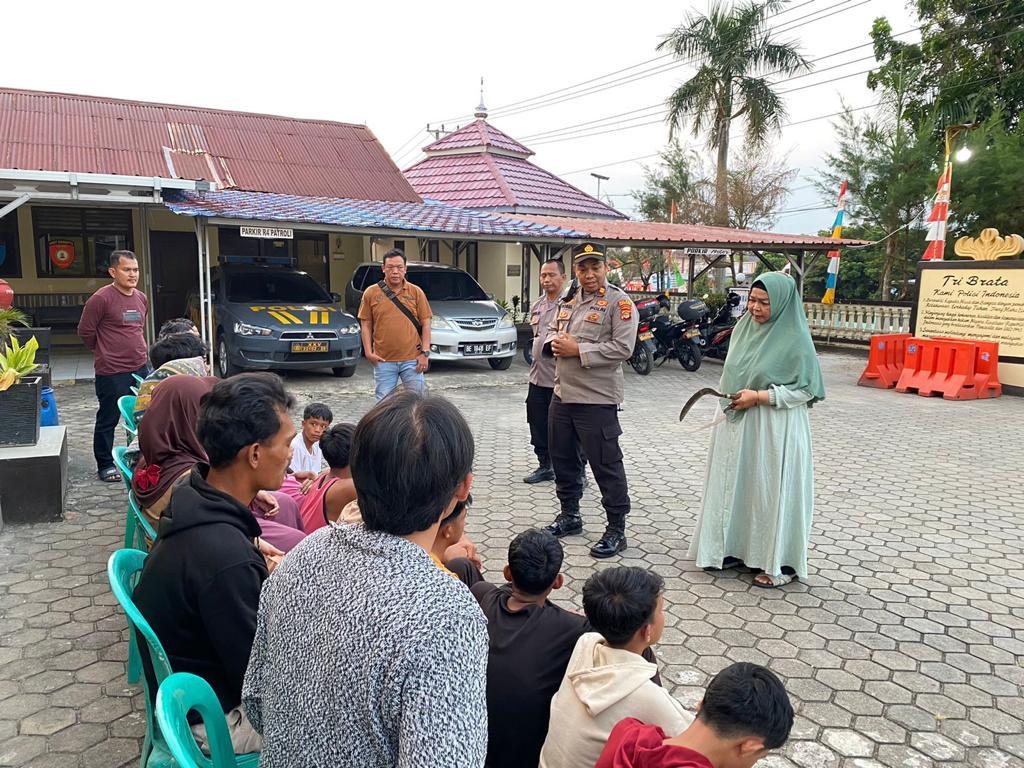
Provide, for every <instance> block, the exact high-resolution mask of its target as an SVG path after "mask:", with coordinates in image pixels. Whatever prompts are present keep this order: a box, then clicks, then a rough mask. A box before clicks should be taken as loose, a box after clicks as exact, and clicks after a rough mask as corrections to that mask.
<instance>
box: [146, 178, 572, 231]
mask: <svg viewBox="0 0 1024 768" xmlns="http://www.w3.org/2000/svg"><path fill="white" fill-rule="evenodd" d="M164 204H165V205H166V206H167V207H168V208H170V209H171V210H172V211H173V212H174V213H179V214H183V215H186V216H207V217H211V218H214V217H216V218H222V219H246V220H258V221H282V222H296V223H302V222H305V223H309V224H331V225H334V226H339V227H352V228H353V229H391V230H410V231H418V232H437V233H443V234H451V235H491V236H504V237H512V238H530V237H585V235H584V233H581V232H577V231H575V230H573V229H568V228H565V227H561V226H557V225H554V224H549V223H542V222H533V221H523V220H521V219H516V218H511V217H509V216H502V215H501V214H496V213H484V212H482V211H470V210H467V209H465V208H457V207H455V206H453V205H448V204H446V203H439V202H437V201H434V200H425V201H424V202H422V203H400V202H397V203H396V202H387V201H383V200H353V199H348V198H331V197H303V196H299V195H278V194H273V193H269V192H242V191H238V190H224V191H221V192H207V193H206V194H205V195H202V196H200V195H199V194H198V193H195V192H185V191H183V190H165V191H164Z"/></svg>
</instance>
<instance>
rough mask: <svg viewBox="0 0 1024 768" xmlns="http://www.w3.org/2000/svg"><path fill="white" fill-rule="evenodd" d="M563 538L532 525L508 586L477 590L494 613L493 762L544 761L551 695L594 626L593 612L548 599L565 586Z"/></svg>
mask: <svg viewBox="0 0 1024 768" xmlns="http://www.w3.org/2000/svg"><path fill="white" fill-rule="evenodd" d="M561 567H562V545H561V543H559V541H558V539H556V538H555V537H554V536H553V535H551V534H550V533H548V532H547V531H543V530H540V529H537V528H531V529H529V530H526V531H524V532H523V533H521V534H519V535H518V536H516V537H515V538H514V539H513V540H512V543H511V544H510V545H509V548H508V565H506V566H505V569H504V576H505V578H506V579H507V580H508V581H509V583H508V584H505V585H503V586H500V587H496V586H494V585H493V584H488V583H487V582H483V581H482V582H479V583H478V584H475V585H473V587H472V592H473V595H474V597H476V599H477V601H479V603H480V607H481V608H482V609H483V612H484V615H485V616H486V617H487V632H488V635H489V636H490V644H489V653H488V662H487V762H486V766H488V768H506V766H508V768H513V767H518V766H525V765H537V763H538V762H539V760H540V749H541V747H542V746H543V744H544V739H545V738H546V736H547V732H548V717H549V715H550V711H551V697H552V696H553V695H554V694H555V691H557V690H558V686H559V685H560V684H561V682H562V677H563V676H564V675H565V668H566V666H567V665H568V663H569V657H570V656H571V655H572V651H573V648H574V647H575V645H576V641H577V640H578V639H579V637H580V635H582V634H583V633H584V632H586V631H587V630H588V629H589V628H590V627H589V625H588V623H587V620H586V617H584V616H581V615H577V614H575V613H572V612H570V611H567V610H565V609H564V608H559V607H558V606H557V605H555V604H554V603H552V602H551V601H549V600H548V595H550V594H551V592H552V590H555V589H558V588H560V587H561V586H562V574H561V573H560V570H561Z"/></svg>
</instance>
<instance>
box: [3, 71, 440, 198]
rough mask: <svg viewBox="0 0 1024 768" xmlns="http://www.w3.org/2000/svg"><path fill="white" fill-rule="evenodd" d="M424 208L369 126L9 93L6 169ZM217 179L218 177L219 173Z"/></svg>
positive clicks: (5, 127)
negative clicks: (198, 183) (175, 181)
mask: <svg viewBox="0 0 1024 768" xmlns="http://www.w3.org/2000/svg"><path fill="white" fill-rule="evenodd" d="M164 147H168V148H169V149H170V151H171V157H172V160H173V166H174V171H175V174H176V177H177V178H183V179H205V180H207V181H211V182H218V181H219V182H221V183H229V180H234V184H235V185H237V187H238V188H240V189H245V190H250V191H257V192H277V193H282V194H294V195H319V196H327V197H343V198H354V199H360V200H390V201H396V202H414V203H419V202H421V200H420V197H419V195H417V194H416V192H415V191H414V190H413V188H412V187H411V186H410V185H409V182H408V181H406V179H405V177H404V176H402V173H401V171H399V169H398V168H397V166H395V164H394V162H393V161H392V160H391V157H390V156H389V155H388V154H387V152H386V151H385V150H384V148H383V147H382V146H381V144H380V142H378V141H377V138H376V137H375V136H374V135H373V132H372V131H370V129H369V128H367V127H366V126H364V125H350V124H347V123H336V122H330V121H326V120H300V119H293V118H288V117H278V116H274V115H259V114H251V113H247V112H229V111H226V110H215V109H202V108H195V107H181V106H174V105H168V104H149V103H144V102H137V101H126V100H123V99H108V98H100V97H95V96H76V95H72V94H61V93H45V92H39V91H22V90H17V89H11V88H0V167H4V168H17V169H20V170H39V171H70V172H76V173H116V174H126V175H136V176H168V175H169V173H170V171H169V169H168V167H167V162H166V161H165V156H164ZM214 171H216V173H214Z"/></svg>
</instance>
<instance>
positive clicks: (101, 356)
mask: <svg viewBox="0 0 1024 768" xmlns="http://www.w3.org/2000/svg"><path fill="white" fill-rule="evenodd" d="M107 271H108V272H109V273H110V276H111V277H112V278H113V280H114V282H113V283H111V284H110V285H105V286H103V287H102V288H100V289H99V290H98V291H96V293H94V294H93V295H92V296H90V297H89V300H88V301H87V302H85V307H84V308H83V309H82V319H81V321H79V323H78V335H79V336H80V337H81V339H82V342H83V343H84V344H85V346H87V347H88V348H89V349H91V350H92V352H93V357H94V362H93V365H94V368H95V371H96V399H97V400H99V408H98V409H97V411H96V426H95V429H94V430H93V436H92V451H93V455H94V456H95V457H96V467H97V469H98V471H99V478H100V480H103V481H105V482H108V483H116V482H120V480H121V475H120V474H119V473H118V471H117V469H116V468H115V467H114V459H113V457H112V456H111V451H112V450H113V448H114V428H115V427H117V420H118V410H117V401H118V399H119V398H121V397H123V396H124V395H130V394H131V393H132V391H131V387H132V385H133V384H135V379H134V378H133V376H132V374H135V375H138V376H141V377H142V378H145V377H146V376H148V375H149V363H148V362H147V361H148V350H147V348H146V337H145V336H144V335H143V332H144V329H145V327H146V313H147V312H148V311H149V301H148V300H147V299H146V294H144V293H143V292H142V291H140V290H138V289H137V288H136V287H135V286H137V285H138V283H139V262H138V259H136V258H135V254H134V253H132V252H131V251H114V252H113V253H112V254H110V268H109V269H108V270H107Z"/></svg>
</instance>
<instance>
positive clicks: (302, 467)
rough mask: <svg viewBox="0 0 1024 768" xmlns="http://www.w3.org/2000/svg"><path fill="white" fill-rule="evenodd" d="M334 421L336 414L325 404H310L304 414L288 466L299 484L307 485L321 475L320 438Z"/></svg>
mask: <svg viewBox="0 0 1024 768" xmlns="http://www.w3.org/2000/svg"><path fill="white" fill-rule="evenodd" d="M332 421H334V414H333V413H331V409H330V408H328V407H327V406H326V405H324V404H323V403H310V404H309V405H307V406H306V409H305V410H304V411H303V412H302V429H300V430H299V434H297V435H296V436H295V439H294V440H293V441H292V460H291V463H290V464H289V465H288V466H289V468H290V469H291V471H292V474H293V475H294V476H295V479H296V480H298V481H299V482H301V483H304V484H305V483H307V482H308V481H310V480H312V479H313V478H314V477H316V476H317V475H319V474H320V470H321V468H322V467H323V463H324V456H323V453H322V452H321V451H320V438H321V437H322V436H323V434H324V432H326V431H327V428H328V427H330V426H331V422H332ZM303 490H305V488H303Z"/></svg>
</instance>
